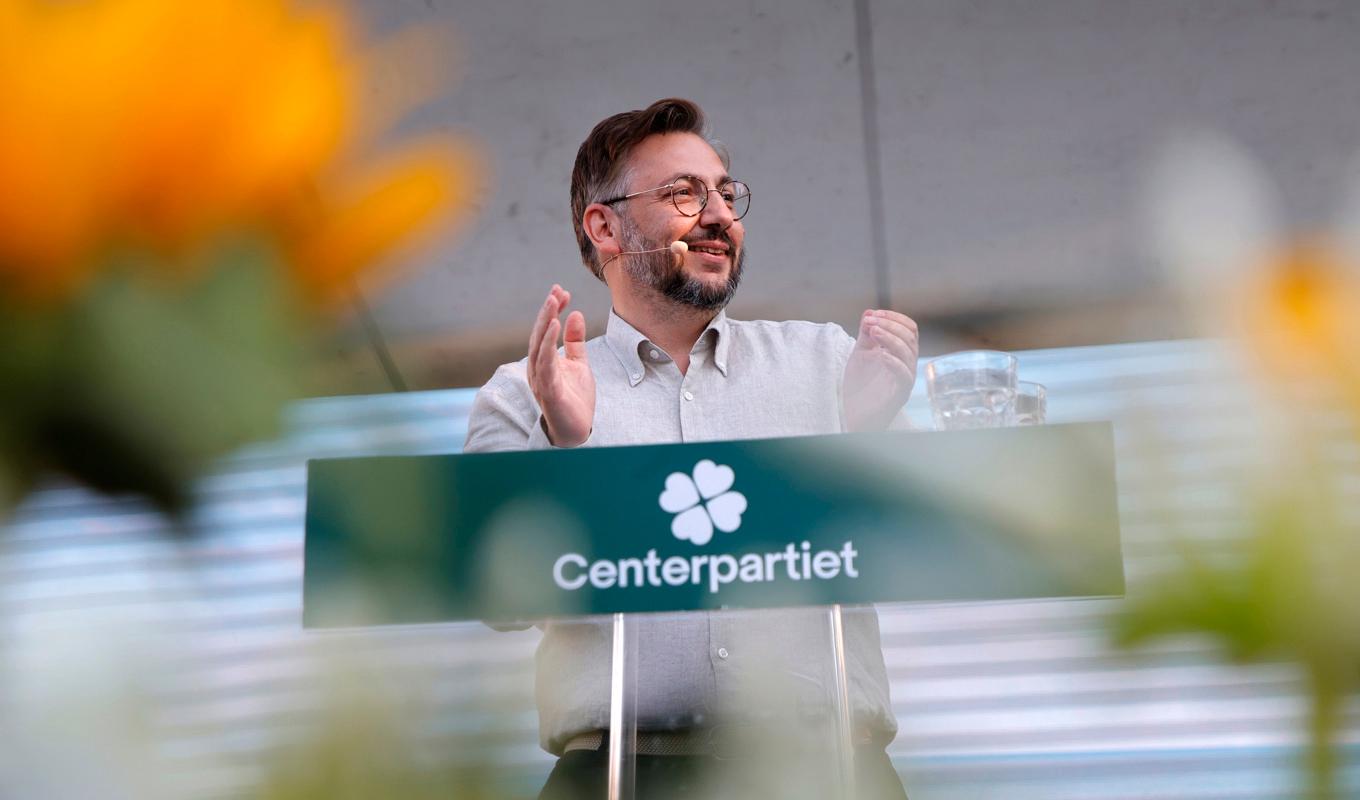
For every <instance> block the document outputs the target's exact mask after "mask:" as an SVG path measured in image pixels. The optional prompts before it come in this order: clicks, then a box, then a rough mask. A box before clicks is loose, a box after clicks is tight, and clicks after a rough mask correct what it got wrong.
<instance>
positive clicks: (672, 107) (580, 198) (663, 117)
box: [571, 97, 729, 280]
mask: <svg viewBox="0 0 1360 800" xmlns="http://www.w3.org/2000/svg"><path fill="white" fill-rule="evenodd" d="M659 133H692V134H694V135H696V136H701V137H703V138H704V140H705V141H707V142H708V143H709V144H710V145H711V146H712V147H713V150H714V151H715V152H716V153H717V154H718V157H719V158H720V159H722V163H723V167H724V168H727V167H728V166H729V164H728V156H727V151H726V149H725V148H723V146H722V145H721V144H719V143H718V142H715V141H713V140H712V139H711V138H709V136H708V126H707V122H706V121H705V119H704V112H703V109H701V108H699V106H698V105H697V104H695V103H693V102H692V101H689V100H682V99H680V98H678V97H668V98H666V99H665V100H658V101H656V102H655V103H652V104H651V105H650V106H647V107H646V108H644V109H642V110H640V111H639V110H634V111H625V112H623V113H622V114H615V115H614V116H612V117H608V118H606V119H605V120H603V121H602V122H600V124H598V125H596V126H595V128H594V130H592V131H591V132H590V135H589V136H587V137H586V140H585V141H584V142H581V149H579V150H577V151H576V166H575V167H573V168H572V170H571V224H572V227H573V228H574V229H575V231H576V243H577V244H578V245H579V246H580V248H581V260H582V261H583V262H585V265H586V267H587V268H588V269H589V270H590V271H591V272H592V273H594V275H595V277H597V278H599V279H600V280H604V271H603V269H602V267H601V265H600V256H599V253H597V252H596V251H595V245H594V243H593V242H591V241H590V237H589V236H587V235H586V231H585V226H584V224H583V218H584V216H585V213H586V206H588V205H590V204H591V203H598V202H599V201H601V200H605V199H608V198H610V197H617V196H619V195H621V194H624V193H625V191H626V189H625V187H626V186H627V185H628V179H629V177H630V175H629V170H628V169H626V166H627V163H628V156H629V155H630V154H631V153H632V151H633V148H634V147H636V146H637V145H638V143H639V142H641V141H642V140H643V139H646V138H647V137H648V136H653V135H656V134H659Z"/></svg>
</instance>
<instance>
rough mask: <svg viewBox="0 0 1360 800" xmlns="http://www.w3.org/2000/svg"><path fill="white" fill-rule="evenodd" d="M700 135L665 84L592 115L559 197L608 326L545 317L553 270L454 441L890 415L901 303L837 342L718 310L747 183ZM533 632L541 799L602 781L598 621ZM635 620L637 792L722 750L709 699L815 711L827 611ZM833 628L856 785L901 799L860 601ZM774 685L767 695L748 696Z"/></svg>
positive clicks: (824, 674) (730, 287) (900, 354)
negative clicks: (548, 767) (523, 354)
mask: <svg viewBox="0 0 1360 800" xmlns="http://www.w3.org/2000/svg"><path fill="white" fill-rule="evenodd" d="M705 136H706V132H705V122H704V116H703V112H702V111H701V110H700V109H699V108H698V106H696V105H695V104H694V103H691V102H689V101H687V100H678V99H668V100H661V101H658V102H656V103H654V104H652V105H651V106H649V107H648V108H646V109H643V110H641V111H630V112H626V113H622V114H616V115H614V116H612V117H609V118H608V119H606V120H604V121H602V122H601V123H599V124H598V125H597V126H595V129H594V130H592V131H591V133H590V135H589V136H588V137H587V138H586V140H585V142H584V143H582V145H581V148H580V150H579V151H578V153H577V157H576V165H575V168H574V170H573V171H572V179H571V209H572V222H573V225H574V227H575V231H576V238H577V242H578V244H579V246H580V250H581V257H582V260H583V261H584V262H585V264H586V266H587V267H588V268H589V269H590V270H591V272H592V273H594V275H595V276H596V277H597V278H599V279H601V280H603V281H604V282H605V283H606V284H607V285H608V287H609V293H610V298H611V300H612V303H613V310H612V311H611V313H610V316H609V321H608V327H607V329H606V333H605V335H604V336H602V337H597V338H595V339H592V340H590V341H589V342H587V341H586V340H585V330H586V325H585V319H584V317H583V316H582V314H581V312H580V311H572V312H571V313H570V314H569V315H568V316H567V318H566V321H565V323H563V322H562V321H561V314H562V313H563V312H564V311H565V310H566V309H567V307H568V305H569V304H570V302H571V295H570V293H569V292H568V291H567V290H565V289H563V288H562V287H560V286H556V285H555V286H553V287H552V290H551V291H550V292H549V293H548V296H547V298H546V299H545V300H544V302H543V306H542V307H541V308H540V309H539V312H538V315H537V318H536V319H535V320H534V323H533V328H532V331H531V333H530V336H529V353H528V357H527V358H525V359H524V360H521V361H519V362H518V363H514V364H506V365H504V366H502V367H500V368H499V369H498V370H497V371H496V373H495V375H494V376H493V377H492V378H491V380H490V381H489V382H488V383H487V384H486V386H484V387H482V389H481V391H480V392H478V394H477V399H476V401H475V402H474V405H473V409H472V413H471V416H470V418H469V421H468V436H467V443H466V445H465V447H464V450H465V452H479V451H491V450H513V449H525V448H549V447H558V448H566V447H581V446H603V445H624V444H639V443H660V442H681V441H686V442H692V441H704V440H725V439H744V438H755V437H773V436H790V435H801V434H817V433H834V432H839V431H847V430H848V431H875V430H884V429H886V428H887V427H889V425H890V424H891V423H893V422H894V421H895V420H898V419H900V418H899V413H900V411H901V409H902V407H903V405H904V404H905V403H906V400H907V397H908V395H909V394H910V392H911V388H912V385H913V383H914V382H915V377H916V359H917V331H916V325H915V323H914V322H912V321H911V320H910V319H908V318H907V317H905V316H903V315H902V314H899V313H897V312H894V311H887V310H868V311H865V312H864V314H863V315H862V317H861V319H860V324H859V330H858V337H857V338H855V339H851V338H850V337H849V336H847V335H846V334H845V332H844V331H843V330H842V329H841V328H840V327H839V326H837V325H819V324H813V323H809V322H739V321H736V320H732V319H729V318H728V317H727V315H726V314H725V312H724V310H723V309H724V308H725V307H726V305H727V303H728V301H730V300H731V298H732V296H733V294H734V293H735V292H736V289H737V286H738V283H739V282H740V280H741V275H742V269H743V267H744V264H745V249H744V245H745V227H744V225H743V222H742V220H743V217H744V216H745V214H746V211H747V210H748V208H749V205H750V199H751V198H750V191H749V189H748V187H747V186H746V185H745V184H744V183H742V182H740V181H737V180H734V179H733V178H732V177H731V176H730V175H729V174H728V160H727V158H726V155H725V152H723V151H722V150H721V147H720V146H715V144H714V143H713V142H711V141H709V140H708V139H706V138H705ZM676 242H680V243H683V245H676V244H674V243H676ZM559 337H560V338H561V341H562V343H563V346H562V348H561V349H560V350H559V348H558V341H559ZM601 480H602V481H607V480H608V476H601ZM542 628H543V632H544V637H543V641H542V642H541V644H540V646H539V650H538V656H537V661H538V680H537V696H538V705H539V726H540V736H541V740H542V743H543V746H544V747H545V749H547V750H548V751H549V752H552V753H554V754H558V755H561V756H562V758H561V759H560V760H559V762H558V764H557V766H556V767H555V768H554V771H553V774H552V776H551V777H550V778H549V781H548V785H547V786H546V787H545V789H544V796H545V797H576V796H581V797H586V796H599V795H600V794H601V793H602V792H603V787H604V785H605V783H604V780H605V775H604V769H603V766H604V763H605V760H604V759H605V754H606V751H607V741H608V727H609V679H610V670H609V664H610V636H609V630H608V625H607V624H599V623H595V622H579V621H575V622H565V621H556V622H548V623H545V624H544V625H543V626H542ZM637 628H638V632H637V634H636V636H637V639H638V652H639V655H638V662H639V663H638V684H639V687H640V689H639V696H638V702H637V705H638V729H639V731H640V732H644V733H645V734H646V735H645V736H644V735H640V736H639V745H638V753H639V760H638V767H637V780H638V795H639V797H647V796H649V794H648V787H649V786H651V787H653V788H654V789H669V790H671V791H672V792H673V793H676V794H677V795H683V794H684V793H685V792H686V789H685V788H684V787H685V786H686V785H688V781H690V780H691V778H692V777H693V774H694V772H695V770H696V769H697V770H699V771H702V770H703V769H704V766H703V765H704V764H705V763H706V761H705V759H708V758H712V757H717V758H722V757H724V756H725V755H726V756H730V755H731V754H730V753H722V752H714V748H715V747H717V746H716V745H714V744H713V740H714V739H715V738H716V737H713V736H711V735H701V734H708V733H709V732H710V731H709V729H710V728H711V727H712V726H714V725H715V724H718V725H722V724H723V716H724V712H730V711H732V710H733V709H740V710H741V715H742V717H743V719H744V721H747V722H749V721H751V720H752V719H754V720H755V722H754V723H753V725H752V727H751V728H750V730H754V731H762V730H768V731H772V732H773V731H783V730H787V729H788V727H789V726H788V725H787V724H786V723H787V722H788V720H789V718H791V717H792V718H797V719H799V720H801V721H803V722H800V723H799V724H800V725H801V724H804V723H806V724H808V725H811V726H815V725H816V724H818V723H817V722H816V720H815V719H814V718H815V717H816V715H817V713H821V712H824V711H825V708H826V705H827V691H828V687H829V685H830V682H831V672H830V664H829V658H828V655H827V654H828V652H829V651H828V645H829V641H828V639H827V633H826V631H827V627H826V615H825V613H824V612H818V611H814V610H807V609H793V610H780V611H770V612H760V613H751V614H744V615H738V614H731V613H714V614H700V613H695V614H685V615H671V616H664V617H661V616H657V617H645V618H643V619H641V620H640V621H639V622H638V625H637ZM845 634H846V652H847V659H848V662H849V663H848V671H849V679H850V684H851V706H852V711H853V722H854V724H853V727H854V738H855V743H856V756H857V762H858V773H859V775H860V783H861V787H862V788H863V787H867V786H871V785H872V786H875V787H878V788H879V789H880V790H881V791H877V792H876V793H875V794H876V796H883V793H884V792H886V793H887V794H886V796H896V797H902V796H903V794H902V789H901V784H900V783H899V782H898V781H897V778H896V773H895V772H893V770H892V766H891V762H890V761H888V759H887V756H886V755H885V754H884V752H883V747H884V746H885V745H886V744H887V743H888V742H889V741H891V739H892V737H893V735H894V734H895V733H896V721H895V720H894V719H893V716H892V711H891V705H890V703H889V698H888V687H887V677H886V673H885V669H884V666H883V657H882V653H881V649H880V646H879V638H878V622H877V617H876V616H875V615H874V613H873V611H872V610H868V609H861V610H857V611H855V612H848V613H847V614H846V619H845ZM771 687H775V688H772V689H771V691H773V692H774V694H773V695H771V697H776V696H777V698H778V699H774V700H770V699H767V698H765V696H764V695H763V694H761V691H760V690H762V689H767V688H771ZM776 689H777V691H776ZM752 698H757V699H755V700H754V701H753V700H752ZM762 706H778V708H772V707H762ZM776 712H777V713H776ZM696 732H700V733H699V734H696ZM770 738H771V739H780V737H778V736H772V737H770ZM789 757H790V759H795V760H796V759H798V758H801V756H795V754H794V753H792V752H790V753H789ZM885 787H886V788H885ZM748 788H750V787H748ZM653 794H655V792H654V793H653ZM866 794H867V793H866Z"/></svg>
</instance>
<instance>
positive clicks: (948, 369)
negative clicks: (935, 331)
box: [926, 350, 1017, 431]
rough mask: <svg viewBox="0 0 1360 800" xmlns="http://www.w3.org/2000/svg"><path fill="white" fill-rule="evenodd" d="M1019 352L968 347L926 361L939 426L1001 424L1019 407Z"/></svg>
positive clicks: (954, 428) (960, 427) (952, 428)
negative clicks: (1017, 378) (1017, 396)
mask: <svg viewBox="0 0 1360 800" xmlns="http://www.w3.org/2000/svg"><path fill="white" fill-rule="evenodd" d="M1016 366H1017V365H1016V360H1015V356H1013V355H1011V354H1010V353H1002V352H1000V351H998V350H965V351H963V352H961V353H950V354H949V355H946V356H940V357H939V358H936V359H934V360H932V361H931V362H930V363H929V364H927V365H926V386H927V388H928V389H929V390H930V407H931V409H932V410H933V411H934V413H935V427H936V428H938V429H939V430H942V431H958V430H971V429H975V428H1001V427H1005V426H1007V425H1010V424H1011V423H1012V420H1013V417H1014V413H1015V411H1014V409H1015V384H1016V380H1015V371H1016Z"/></svg>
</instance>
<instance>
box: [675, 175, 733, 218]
mask: <svg viewBox="0 0 1360 800" xmlns="http://www.w3.org/2000/svg"><path fill="white" fill-rule="evenodd" d="M716 191H717V192H718V194H719V195H721V196H722V199H723V202H724V203H726V204H727V207H728V208H729V209H731V211H732V218H733V219H741V218H742V217H744V216H746V212H747V211H748V210H749V209H750V208H751V190H750V188H749V187H747V185H746V184H744V183H742V182H741V181H728V182H727V183H724V184H723V185H721V186H719V187H718V188H717V190H716ZM711 193H712V191H710V190H709V188H708V184H706V183H704V182H703V181H702V180H700V179H698V178H680V179H679V180H677V181H676V182H675V183H674V184H672V185H671V202H673V203H675V208H676V210H678V211H679V212H680V213H681V214H684V215H685V216H687V217H693V216H696V215H697V214H698V213H699V212H701V211H703V210H704V206H706V205H708V196H709V195H710V194H711Z"/></svg>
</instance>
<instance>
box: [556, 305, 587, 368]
mask: <svg viewBox="0 0 1360 800" xmlns="http://www.w3.org/2000/svg"><path fill="white" fill-rule="evenodd" d="M562 344H563V345H564V346H565V347H566V351H567V358H569V359H571V360H572V361H585V360H586V317H585V315H584V314H582V313H581V312H580V311H573V312H571V313H570V314H568V315H567V326H566V330H565V333H564V335H563V342H562Z"/></svg>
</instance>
